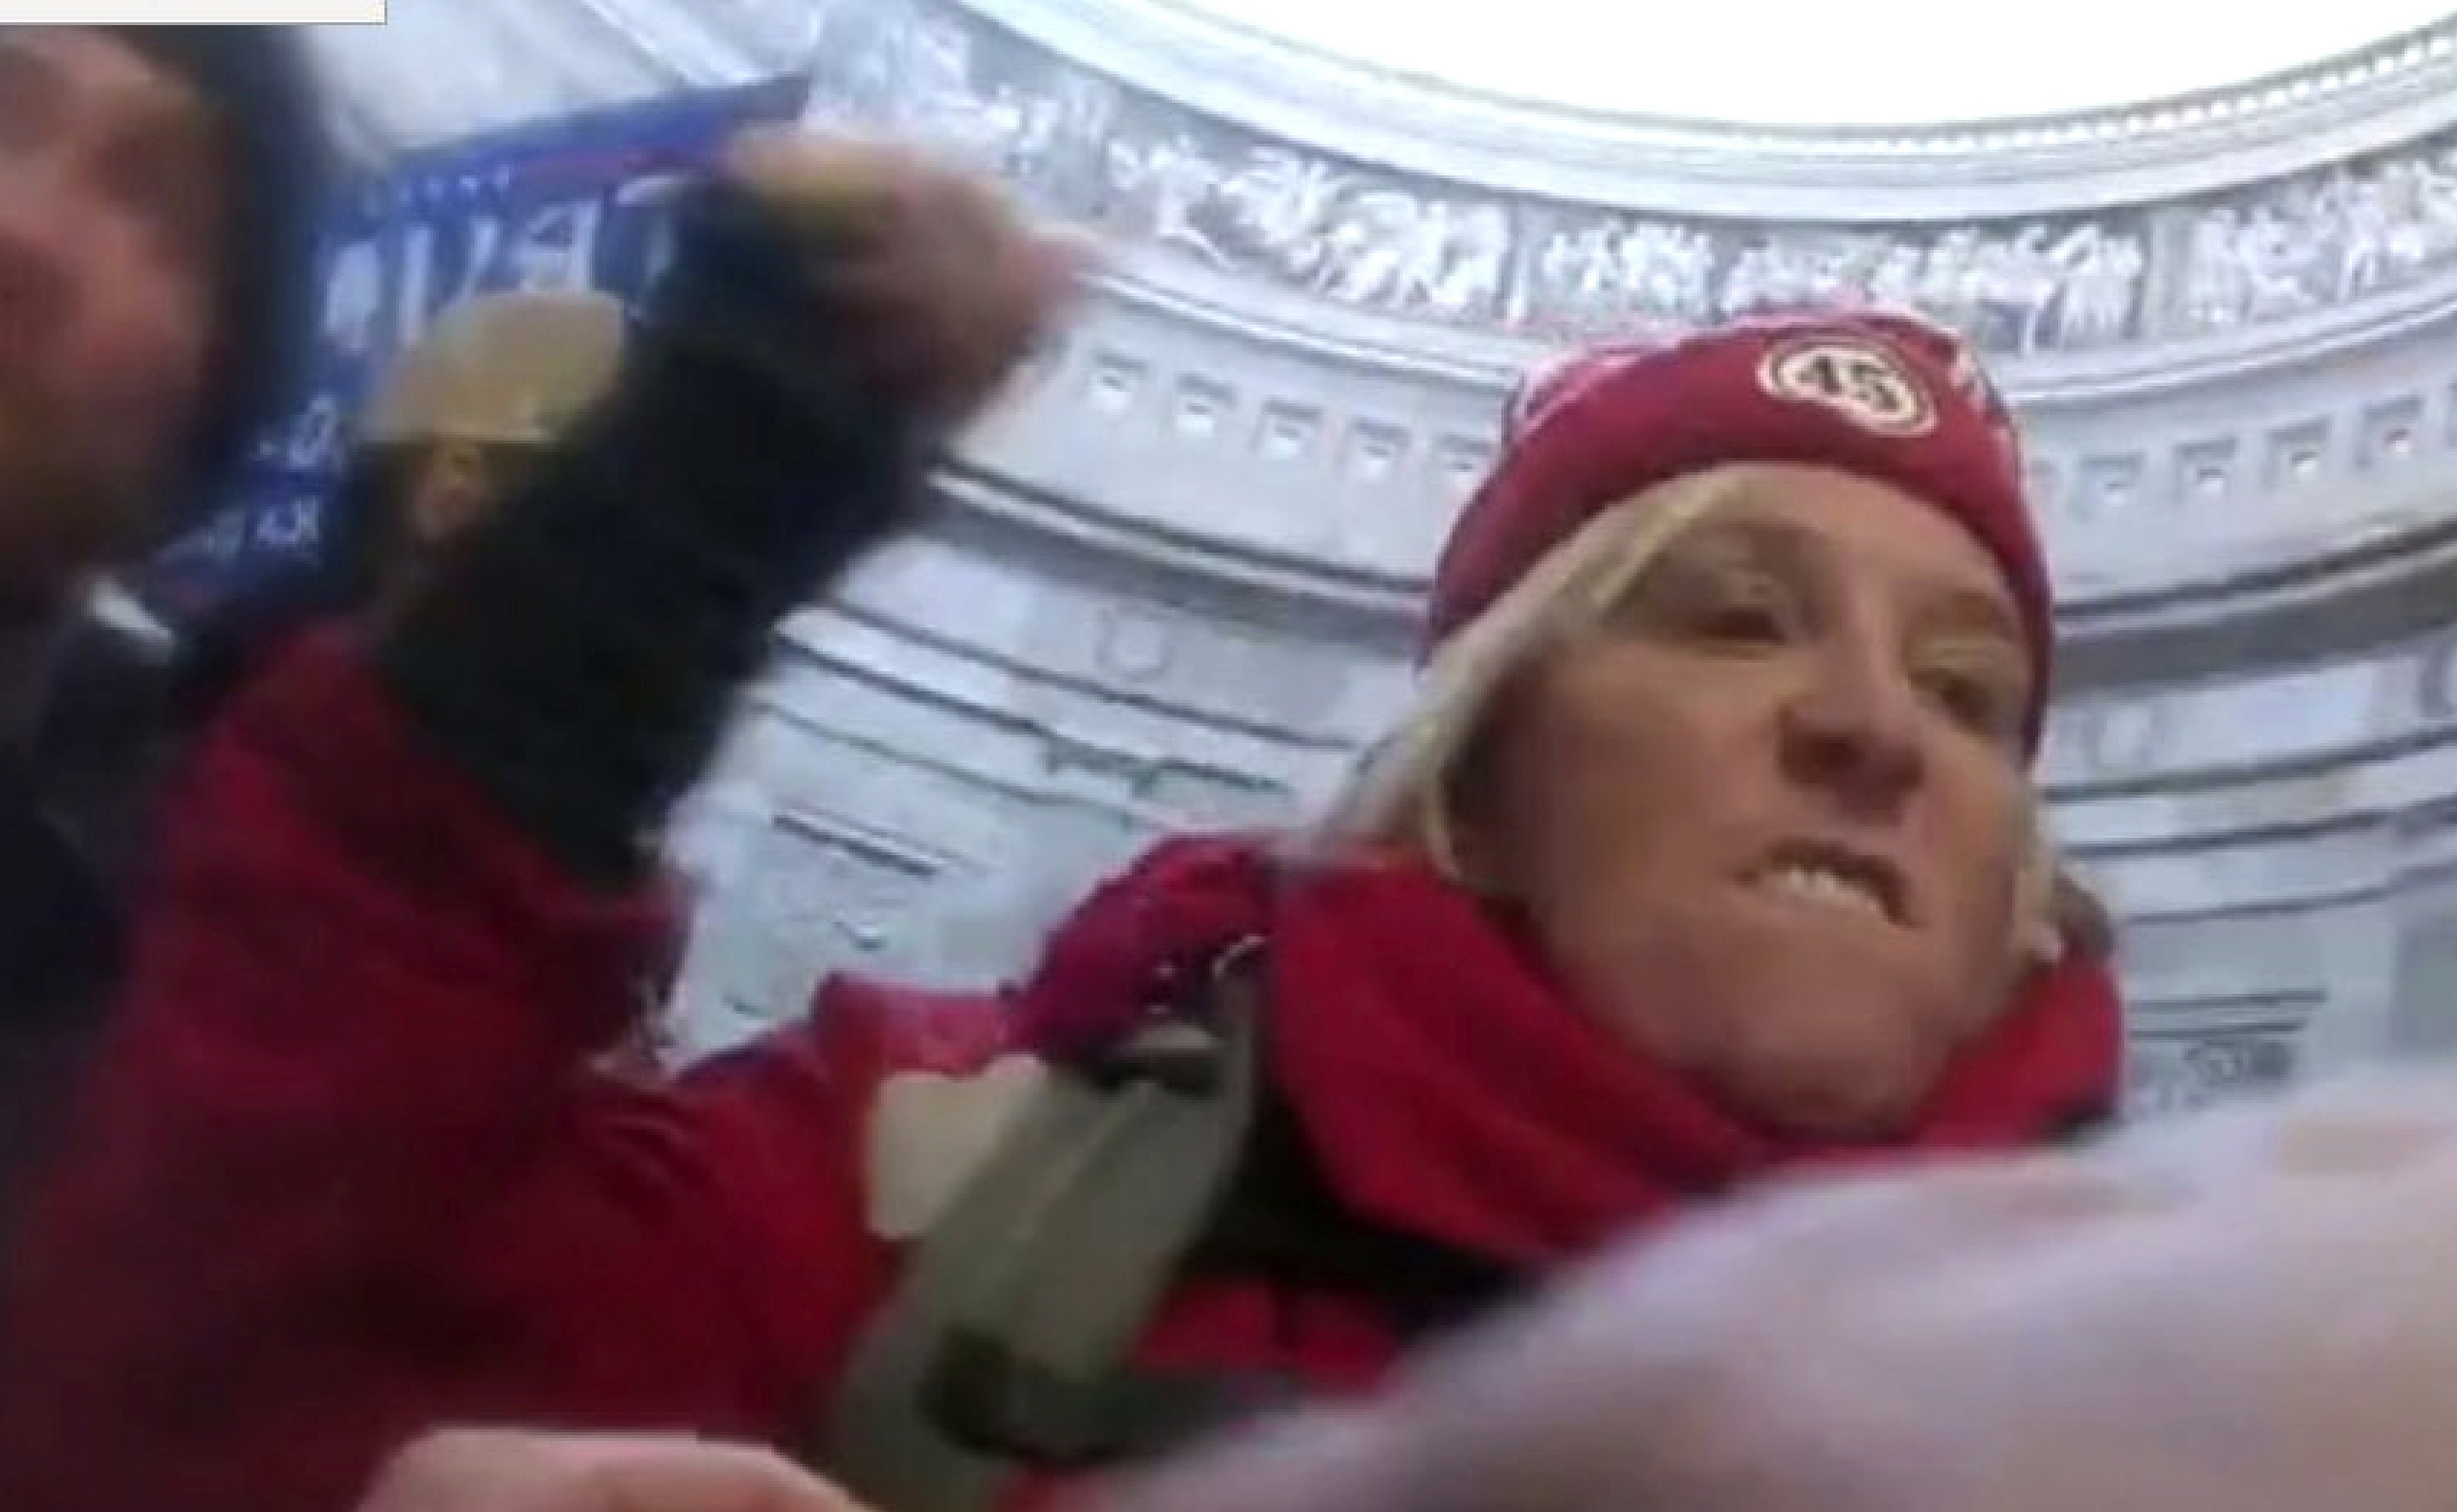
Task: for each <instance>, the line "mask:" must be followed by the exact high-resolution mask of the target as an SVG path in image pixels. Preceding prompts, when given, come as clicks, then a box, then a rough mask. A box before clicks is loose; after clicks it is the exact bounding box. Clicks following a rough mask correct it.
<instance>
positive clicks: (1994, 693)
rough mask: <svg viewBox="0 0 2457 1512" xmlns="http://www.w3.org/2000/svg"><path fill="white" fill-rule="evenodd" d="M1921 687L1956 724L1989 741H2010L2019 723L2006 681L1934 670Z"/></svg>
mask: <svg viewBox="0 0 2457 1512" xmlns="http://www.w3.org/2000/svg"><path fill="white" fill-rule="evenodd" d="M1920 682H1921V685H1922V686H1923V687H1925V688H1926V689H1927V691H1928V695H1929V696H1930V697H1931V699H1933V700H1935V702H1936V705H1937V707H1938V708H1940V709H1942V710H1944V711H1945V714H1946V716H1947V717H1948V718H1950V719H1951V720H1953V721H1954V722H1955V723H1956V724H1959V725H1962V726H1963V727H1964V728H1966V729H1968V730H1971V731H1972V732H1973V733H1974V734H1977V735H1985V736H1987V737H1989V738H1990V739H2006V738H2011V737H2012V736H2013V734H2014V733H2015V731H2016V728H2017V727H2018V725H2019V724H2020V722H2021V713H2022V710H2021V700H2020V697H2019V696H2018V694H2015V693H2014V692H2013V690H2012V689H2011V688H2010V687H2008V686H2007V684H2006V680H2005V679H2003V678H2001V677H1998V676H1994V675H1992V674H1990V673H1980V672H1971V671H1965V670H1963V669H1960V668H1936V669H1932V670H1931V671H1930V672H1928V673H1924V674H1923V675H1922V676H1921V678H1920Z"/></svg>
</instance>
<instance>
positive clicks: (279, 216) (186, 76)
mask: <svg viewBox="0 0 2457 1512" xmlns="http://www.w3.org/2000/svg"><path fill="white" fill-rule="evenodd" d="M108 30H109V31H112V32H113V33H114V35H116V36H118V37H119V38H120V39H121V40H123V41H125V42H127V43H128V44H129V45H130V46H132V47H134V48H135V49H136V50H137V51H138V52H142V53H144V54H145V55H146V56H147V57H148V58H150V59H152V60H153V61H154V62H155V63H156V64H158V65H160V66H161V67H162V68H163V69H165V70H166V71H168V72H171V73H173V74H175V75H176V76H177V77H179V78H180V79H182V80H184V81H185V82H186V83H187V84H188V85H189V86H190V87H191V88H193V89H195V90H196V92H197V93H199V94H201V95H203V96H204V98H205V100H206V101H207V103H208V104H209V105H211V106H212V108H213V109H214V111H215V113H216V115H217V120H218V121H219V123H220V127H221V130H222V132H223V133H224V156H223V160H224V162H225V163H226V164H227V167H226V169H225V173H224V177H225V180H226V185H227V188H226V193H227V194H228V196H229V204H228V206H227V209H228V215H227V217H226V222H225V224H226V230H225V232H224V240H223V245H222V247H221V249H220V251H221V256H220V260H219V267H220V276H221V286H220V289H219V290H218V297H217V320H216V321H215V328H214V333H213V342H212V345H211V347H210V349H209V350H210V355H209V357H208V359H207V364H208V365H207V367H206V370H205V381H204V387H203V389H202V391H201V397H202V410H201V412H200V413H199V415H198V417H197V425H196V447H195V450H194V453H193V466H192V467H191V469H190V473H189V476H188V477H187V478H186V479H185V480H183V483H184V485H185V489H186V491H187V493H188V494H189V499H188V500H187V501H184V502H185V506H186V507H185V508H180V507H179V506H178V505H174V506H173V507H174V508H175V510H177V511H178V513H180V514H182V515H184V514H186V513H188V512H189V511H192V510H193V509H195V508H197V507H207V506H210V505H212V504H213V503H215V502H217V492H218V487H219V486H220V485H221V484H222V483H224V482H225V481H226V480H227V479H228V477H229V475H230V473H231V470H232V469H233V467H234V466H236V465H237V463H238V462H239V461H240V460H241V459H242V458H243V457H244V456H245V454H246V448H247V446H248V444H249V443H250V442H251V441H253V440H254V439H255V438H256V434H257V431H258V427H260V426H262V425H265V424H267V423H268V422H270V421H272V420H274V419H277V418H279V414H280V412H281V410H282V408H283V407H284V406H285V405H286V404H288V403H289V402H290V401H291V400H293V399H294V398H296V397H297V395H296V391H295V388H294V384H295V383H297V382H298V380H299V378H300V376H301V368H302V364H303V362H304V360H305V358H306V355H307V352H308V349H309V347H308V343H309V341H310V339H311V335H312V332H313V330H314V328H315V312H316V300H317V291H316V285H315V275H316V242H317V234H318V229H319V226H320V221H321V218H322V211H323V209H324V206H325V197H326V195H327V194H328V193H329V191H330V190H331V188H332V185H333V181H334V176H335V166H336V164H335V158H334V155H333V152H332V147H331V144H330V140H329V138H328V136H327V135H326V129H325V120H324V114H323V111H322V108H321V101H320V95H319V92H318V90H317V88H316V81H315V76H314V72H313V70H312V69H311V67H310V66H309V64H308V61H307V58H306V55H305V53H304V52H303V50H302V49H301V48H300V47H299V30H298V29H297V28H295V27H280V26H220V27H216V26H150V27H149V26H131V27H112V28H109V29H108ZM166 523H175V522H166Z"/></svg>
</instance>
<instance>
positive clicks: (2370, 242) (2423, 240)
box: [2177, 144, 2457, 331]
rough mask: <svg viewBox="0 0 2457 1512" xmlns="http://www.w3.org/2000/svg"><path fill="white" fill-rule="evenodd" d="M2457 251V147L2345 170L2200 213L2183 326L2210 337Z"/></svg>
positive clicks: (2407, 275) (2357, 290)
mask: <svg viewBox="0 0 2457 1512" xmlns="http://www.w3.org/2000/svg"><path fill="white" fill-rule="evenodd" d="M2452 254H2457V145H2450V144H2442V145H2439V146H2436V147H2426V148H2423V149H2420V150H2417V151H2415V152H2413V153H2412V154H2411V155H2406V156H2400V157H2391V158H2387V159H2384V160H2381V161H2376V162H2371V163H2364V164H2342V165H2340V166H2339V167H2337V168H2334V169H2331V170H2329V171H2327V172H2325V173H2323V174H2319V175H2314V176H2306V177H2303V178H2297V179H2289V180H2286V181H2285V182H2283V183H2280V184H2275V185H2270V186H2267V187H2266V189H2265V191H2264V192H2262V193H2261V194H2258V195H2256V196H2254V197H2248V198H2246V199H2245V200H2242V201H2240V202H2235V203H2226V204H2217V205H2210V206H2207V207H2204V208H2201V209H2199V210H2197V211H2194V212H2192V214H2191V227H2190V233H2189V235H2188V237H2187V238H2186V240H2185V245H2184V248H2183V257H2184V275H2183V280H2182V281H2183V286H2184V287H2183V295H2182V300H2181V308H2180V309H2179V310H2178V312H2177V317H2178V324H2179V325H2180V326H2181V327H2182V328H2183V329H2185V330H2190V331H2209V330H2220V329H2224V328H2226V327H2229V326H2235V325H2241V324H2244V323H2246V322H2248V321H2263V320H2273V319H2276V318H2278V317H2280V316H2286V315H2300V314H2302V313H2303V312H2305V311H2307V310H2315V309H2319V308H2321V307H2323V305H2328V304H2334V303H2340V302H2343V301H2344V300H2351V299H2356V298H2360V297H2361V296H2363V295H2365V294H2369V293H2372V292H2374V291H2376V290H2380V289H2385V288H2390V287H2393V286H2395V285H2398V284H2402V283H2407V282H2411V281H2412V280H2415V279H2416V278H2417V277H2420V276H2422V275H2425V274H2427V273H2431V272H2434V271H2437V270H2439V269H2442V268H2445V267H2447V266H2448V264H2449V262H2450V260H2451V255H2452Z"/></svg>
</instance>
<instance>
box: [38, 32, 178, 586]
mask: <svg viewBox="0 0 2457 1512" xmlns="http://www.w3.org/2000/svg"><path fill="white" fill-rule="evenodd" d="M218 147H219V144H218V142H217V132H216V124H215V121H214V118H213V116H212V114H211V113H210V112H209V111H208V110H207V108H206V106H205V102H204V101H203V100H202V99H201V98H199V97H198V96H197V95H196V93H195V92H194V91H192V90H191V89H190V88H189V87H188V86H187V85H186V84H185V83H183V82H182V81H180V80H178V79H177V78H175V77H173V76H172V75H170V74H169V73H166V72H163V71H162V70H161V69H159V68H158V67H156V66H155V64H153V63H152V62H150V61H148V60H147V59H146V58H145V57H144V56H143V55H142V54H140V53H138V52H136V51H135V50H134V49H133V48H131V47H130V46H129V45H128V44H127V43H126V42H124V41H121V40H119V39H118V38H116V37H114V36H112V35H111V34H110V33H108V32H104V31H90V30H85V29H80V28H74V27H18V28H9V29H6V30H0V594H5V595H7V596H10V597H26V596H31V595H41V594H44V593H46V592H48V591H51V590H55V589H56V588H57V587H59V586H60V585H62V584H65V583H67V582H69V581H71V580H72V579H74V578H75V577H76V576H78V575H79V574H81V573H83V572H85V571H87V570H91V569H93V568H94V567H96V566H98V565H100V564H101V563H103V562H105V561H108V560H109V559H111V558H112V557H113V556H114V555H116V554H119V553H120V552H123V551H125V550H127V549H130V548H132V547H133V546H134V545H135V544H137V542H138V541H139V540H140V539H141V538H142V537H143V536H144V534H145V533H146V531H147V529H148V528H149V526H150V523H151V521H150V513H151V509H152V508H153V507H155V504H156V503H157V502H158V501H157V498H156V495H157V493H158V490H159V489H160V487H162V485H163V484H164V483H165V482H166V481H167V479H168V476H169V474H170V472H171V470H172V468H173V467H174V466H175V462H176V460H177V458H178V457H179V456H180V454H181V452H182V451H183V449H184V448H185V446H186V445H187V443H188V440H189V434H190V427H191V426H192V425H194V423H195V420H196V407H197V402H198V398H199V394H198V388H199V385H200V383H201V379H202V373H203V370H204V367H205V362H206V353H207V347H208V343H209V342H210V340H211V332H210V325H211V320H210V310H211V308H212V304H213V299H212V290H213V289H214V287H215V283H216V280H217V276H218V272H219V270H218V269H217V267H216V265H215V259H216V249H217V247H218V246H219V244H220V236H219V232H220V226H219V224H218V222H219V219H220V217H221V216H222V215H223V213H224V202H223V194H222V184H221V182H220V178H219V173H218V169H219V157H220V153H219V150H218Z"/></svg>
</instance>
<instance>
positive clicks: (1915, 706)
mask: <svg viewBox="0 0 2457 1512" xmlns="http://www.w3.org/2000/svg"><path fill="white" fill-rule="evenodd" d="M1783 747H1784V753H1783V754H1784V764H1785V767H1786V770H1787V771H1788V772H1789V773H1790V774H1791V775H1792V777H1794V778H1795V779H1796V780H1798V781H1801V782H1804V783H1807V784H1810V785H1813V786H1816V787H1818V788H1821V789H1824V790H1826V791H1827V792H1829V793H1832V794H1833V795H1835V796H1836V797H1841V798H1843V799H1844V800H1846V801H1847V802H1848V803H1849V804H1850V805H1851V806H1852V807H1853V808H1854V809H1860V810H1869V809H1877V810H1883V809H1887V808H1890V807H1892V806H1894V805H1896V804H1899V803H1900V802H1901V801H1902V800H1903V799H1904V798H1905V797H1908V796H1909V795H1910V792H1911V791H1912V790H1913V789H1915V788H1917V787H1918V785H1919V783H1920V780H1921V778H1922V777H1924V776H1925V775H1926V768H1927V749H1926V746H1925V744H1924V732H1923V721H1922V718H1921V711H1920V695H1919V690H1918V689H1917V688H1916V687H1915V686H1913V685H1912V683H1911V680H1910V676H1909V675H1908V673H1905V671H1904V670H1903V668H1902V666H1901V663H1900V660H1899V658H1897V657H1894V656H1892V655H1890V654H1886V653H1883V652H1878V651H1876V650H1874V649H1873V648H1862V647H1857V646H1836V647H1829V648H1826V649H1824V650H1823V651H1821V652H1818V653H1817V654H1816V655H1815V658H1814V661H1813V664H1812V666H1811V667H1810V669H1809V672H1808V675H1807V679H1806V681H1805V682H1804V684H1803V685H1802V686H1801V688H1800V689H1799V690H1798V691H1797V693H1796V694H1794V696H1793V697H1792V699H1791V701H1790V703H1789V705H1788V706H1787V707H1786V710H1785V717H1784V728H1783Z"/></svg>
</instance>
